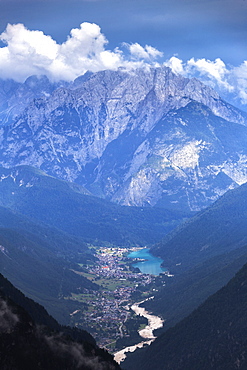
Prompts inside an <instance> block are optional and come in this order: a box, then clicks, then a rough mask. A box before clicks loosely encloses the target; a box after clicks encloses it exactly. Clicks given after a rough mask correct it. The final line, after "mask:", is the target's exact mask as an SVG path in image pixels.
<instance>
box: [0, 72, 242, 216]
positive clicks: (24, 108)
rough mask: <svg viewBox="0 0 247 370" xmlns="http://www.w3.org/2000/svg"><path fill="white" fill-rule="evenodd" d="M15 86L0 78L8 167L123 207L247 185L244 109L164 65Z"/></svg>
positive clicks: (1, 151)
mask: <svg viewBox="0 0 247 370" xmlns="http://www.w3.org/2000/svg"><path fill="white" fill-rule="evenodd" d="M13 86H14V87H13V93H12V95H11V89H10V90H9V91H8V94H6V93H4V82H1V83H0V96H3V97H4V99H3V100H4V101H5V105H4V107H3V105H2V108H1V113H0V118H1V121H2V127H1V128H0V158H1V161H0V164H1V165H2V166H5V167H6V166H7V167H12V166H16V165H22V164H28V165H32V166H35V167H38V168H41V169H42V170H44V171H45V172H47V173H48V174H51V175H53V176H57V177H59V178H63V179H66V180H70V181H75V182H77V183H79V184H81V185H83V186H85V187H86V188H87V189H88V190H89V191H91V192H92V193H94V194H95V195H98V196H101V197H105V198H107V199H110V200H113V201H116V202H118V203H120V204H125V205H140V206H143V205H156V204H157V205H160V206H165V207H170V208H184V209H190V210H198V209H201V208H203V207H205V206H207V205H208V204H209V203H210V202H212V201H214V200H215V199H217V197H218V196H219V195H221V194H223V193H224V192H225V191H226V190H228V189H229V188H232V187H235V186H237V185H239V184H242V183H244V182H245V181H247V170H246V160H247V153H246V151H247V149H246V148H247V145H246V144H247V127H246V122H247V118H246V117H247V115H246V113H243V112H241V111H240V110H238V109H237V108H234V107H233V106H231V105H230V104H228V103H226V102H225V101H223V100H222V99H221V98H220V96H219V95H218V94H217V93H216V92H215V91H214V90H213V89H212V88H210V87H208V86H206V85H204V84H202V83H201V82H200V81H198V80H197V79H195V78H193V79H188V78H184V77H182V76H180V75H176V74H174V73H173V72H172V71H171V69H170V68H168V67H162V68H150V69H138V70H135V71H131V72H126V71H122V70H119V71H109V70H108V71H102V72H98V73H87V74H85V75H84V76H82V77H79V78H77V79H76V80H75V81H74V82H73V83H71V84H68V83H65V84H63V83H60V84H59V85H54V84H51V83H50V82H49V81H48V80H46V79H45V78H40V79H37V78H35V77H31V78H30V79H29V80H28V81H26V82H25V83H24V84H14V85H13ZM22 92H23V98H22ZM19 102H21V103H20V104H19ZM16 106H18V108H16ZM3 108H4V109H3Z"/></svg>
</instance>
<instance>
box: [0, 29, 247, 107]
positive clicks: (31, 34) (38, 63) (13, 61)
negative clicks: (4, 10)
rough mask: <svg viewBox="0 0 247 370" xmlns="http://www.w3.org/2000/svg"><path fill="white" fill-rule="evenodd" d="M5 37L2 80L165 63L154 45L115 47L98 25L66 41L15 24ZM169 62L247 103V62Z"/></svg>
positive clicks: (0, 55) (0, 56)
mask: <svg viewBox="0 0 247 370" xmlns="http://www.w3.org/2000/svg"><path fill="white" fill-rule="evenodd" d="M0 40H1V41H2V42H3V43H5V46H3V47H1V48H0V78H13V79H14V80H16V81H20V82H22V81H24V80H25V79H26V78H27V77H29V76H30V75H35V74H36V75H47V76H48V77H49V78H50V79H51V80H54V81H58V80H67V81H72V80H74V79H75V78H76V77H78V76H80V75H82V74H84V73H85V72H86V71H92V72H97V71H100V70H105V69H112V70H117V69H118V68H119V67H122V68H126V69H128V70H129V69H133V68H141V67H145V66H157V65H160V64H158V63H157V62H156V60H157V58H160V57H162V56H163V53H162V52H160V51H159V50H157V49H155V48H154V47H152V46H150V45H145V46H141V45H140V44H138V43H133V44H127V43H123V44H122V46H123V50H122V49H120V48H115V49H114V50H109V49H107V44H108V40H107V39H106V37H105V36H104V34H103V33H102V32H101V29H100V27H99V26H98V25H97V24H94V23H82V24H81V25H80V27H79V28H74V29H72V30H71V32H70V35H69V36H68V38H67V40H66V41H65V42H64V43H62V44H58V43H57V42H56V41H55V40H53V39H52V37H51V36H49V35H45V34H44V33H43V32H42V31H31V30H28V29H27V28H25V26H24V25H23V24H15V25H10V24H9V25H8V26H7V28H6V30H5V31H4V32H3V33H2V34H1V35H0ZM126 48H127V51H128V53H126ZM127 54H128V56H127ZM164 65H166V66H168V67H170V68H171V69H172V71H173V72H174V73H176V74H182V75H183V76H186V77H197V78H199V79H200V80H202V81H203V82H204V83H206V84H208V85H210V86H212V87H214V88H216V89H217V91H218V92H219V93H220V94H223V95H224V94H227V93H230V94H231V95H232V96H236V97H237V98H238V99H239V100H240V101H241V102H242V104H247V61H244V62H243V63H242V64H241V65H240V66H237V67H236V66H235V67H234V66H227V65H226V64H225V63H224V62H223V61H222V60H221V59H220V58H217V59H215V60H214V61H211V60H208V59H205V58H201V59H195V58H191V59H189V60H187V61H183V60H181V59H179V58H178V57H176V56H173V57H171V58H170V59H169V60H167V61H165V62H164Z"/></svg>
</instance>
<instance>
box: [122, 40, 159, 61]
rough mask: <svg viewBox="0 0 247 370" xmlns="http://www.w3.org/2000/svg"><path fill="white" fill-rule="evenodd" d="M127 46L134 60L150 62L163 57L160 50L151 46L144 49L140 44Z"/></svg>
mask: <svg viewBox="0 0 247 370" xmlns="http://www.w3.org/2000/svg"><path fill="white" fill-rule="evenodd" d="M125 45H126V46H127V47H128V48H129V51H130V54H131V56H132V57H133V58H137V59H146V60H150V59H153V58H157V57H161V56H162V55H163V53H161V52H160V51H159V50H157V49H155V48H154V47H152V46H149V45H146V46H145V47H142V46H141V45H140V44H138V43H135V44H131V45H128V44H125Z"/></svg>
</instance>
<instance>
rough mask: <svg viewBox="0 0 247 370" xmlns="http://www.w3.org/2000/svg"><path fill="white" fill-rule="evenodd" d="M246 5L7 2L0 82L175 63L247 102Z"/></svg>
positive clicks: (235, 1) (1, 27)
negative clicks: (33, 76) (12, 79)
mask: <svg viewBox="0 0 247 370" xmlns="http://www.w3.org/2000/svg"><path fill="white" fill-rule="evenodd" d="M246 20H247V0H0V40H1V41H0V77H1V78H10V77H12V78H14V79H16V80H18V81H23V80H25V78H27V77H28V75H31V74H46V75H48V77H49V78H51V79H54V80H59V79H65V80H73V79H74V78H76V77H77V76H78V75H80V74H83V73H85V71H86V70H92V71H97V70H102V69H117V68H118V67H123V68H127V69H130V68H136V67H141V66H145V65H163V64H165V65H168V66H170V67H171V68H172V69H173V71H174V72H175V73H181V74H183V75H184V76H188V77H192V76H195V77H198V78H200V79H201V80H203V81H204V82H206V83H208V84H209V85H211V86H212V87H215V88H216V89H218V91H220V92H221V93H222V94H223V95H224V94H225V95H227V94H230V95H231V94H232V96H235V97H236V99H238V100H239V101H241V102H242V103H243V104H245V105H247V49H246V47H247V42H246V40H247V22H246Z"/></svg>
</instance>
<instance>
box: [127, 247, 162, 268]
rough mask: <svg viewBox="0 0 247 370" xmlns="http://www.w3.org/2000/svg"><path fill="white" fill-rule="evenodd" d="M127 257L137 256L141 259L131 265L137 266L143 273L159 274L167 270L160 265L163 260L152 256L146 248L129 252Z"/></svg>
mask: <svg viewBox="0 0 247 370" xmlns="http://www.w3.org/2000/svg"><path fill="white" fill-rule="evenodd" d="M127 257H128V258H133V259H134V258H137V259H141V260H142V261H140V262H139V261H138V262H135V263H133V267H138V268H139V269H140V271H141V272H142V273H143V274H150V275H159V274H160V273H162V272H165V271H167V270H166V269H165V268H163V267H161V263H162V262H163V260H162V259H161V258H159V257H155V256H153V255H152V254H151V253H150V252H149V249H148V248H143V249H138V250H136V251H134V252H131V253H129V254H128V256H127Z"/></svg>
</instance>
